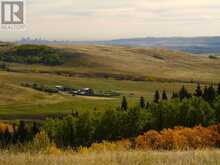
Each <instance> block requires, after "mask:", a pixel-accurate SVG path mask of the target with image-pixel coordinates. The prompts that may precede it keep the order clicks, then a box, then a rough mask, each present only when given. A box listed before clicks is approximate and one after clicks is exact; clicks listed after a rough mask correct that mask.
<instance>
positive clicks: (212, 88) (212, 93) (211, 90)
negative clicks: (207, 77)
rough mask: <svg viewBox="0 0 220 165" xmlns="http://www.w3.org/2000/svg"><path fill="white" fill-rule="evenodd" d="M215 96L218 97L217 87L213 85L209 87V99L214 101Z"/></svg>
mask: <svg viewBox="0 0 220 165" xmlns="http://www.w3.org/2000/svg"><path fill="white" fill-rule="evenodd" d="M215 97H216V91H215V88H214V87H213V86H212V85H211V86H209V88H208V101H209V102H213V101H214V100H215Z"/></svg>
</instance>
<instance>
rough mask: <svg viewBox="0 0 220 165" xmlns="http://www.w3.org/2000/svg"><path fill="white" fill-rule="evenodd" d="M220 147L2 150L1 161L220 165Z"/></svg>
mask: <svg viewBox="0 0 220 165" xmlns="http://www.w3.org/2000/svg"><path fill="white" fill-rule="evenodd" d="M219 157H220V151H219V150H197V151H182V152H180V151H176V152H175V151H172V152H167V151H164V152H159V151H123V152H116V151H111V152H103V153H87V154H77V153H75V154H74V153H72V154H71V153H65V154H55V155H44V154H29V153H18V154H10V153H7V152H1V156H0V165H39V164H41V165H55V164H58V165H219V164H220V159H219Z"/></svg>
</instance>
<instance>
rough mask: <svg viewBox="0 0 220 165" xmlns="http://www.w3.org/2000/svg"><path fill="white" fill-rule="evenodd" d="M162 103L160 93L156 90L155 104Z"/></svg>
mask: <svg viewBox="0 0 220 165" xmlns="http://www.w3.org/2000/svg"><path fill="white" fill-rule="evenodd" d="M159 101H160V92H159V91H158V90H156V92H155V95H154V102H155V103H159Z"/></svg>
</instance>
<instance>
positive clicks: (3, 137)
mask: <svg viewBox="0 0 220 165" xmlns="http://www.w3.org/2000/svg"><path fill="white" fill-rule="evenodd" d="M3 126H4V127H3ZM40 127H41V125H40V124H39V123H36V122H32V123H27V122H24V121H20V122H19V123H17V124H12V125H10V124H1V127H0V146H1V148H5V147H8V146H10V145H13V144H25V143H28V142H30V141H32V140H33V138H34V137H35V135H36V134H37V133H39V131H40Z"/></svg>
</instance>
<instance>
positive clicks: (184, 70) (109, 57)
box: [0, 44, 220, 119]
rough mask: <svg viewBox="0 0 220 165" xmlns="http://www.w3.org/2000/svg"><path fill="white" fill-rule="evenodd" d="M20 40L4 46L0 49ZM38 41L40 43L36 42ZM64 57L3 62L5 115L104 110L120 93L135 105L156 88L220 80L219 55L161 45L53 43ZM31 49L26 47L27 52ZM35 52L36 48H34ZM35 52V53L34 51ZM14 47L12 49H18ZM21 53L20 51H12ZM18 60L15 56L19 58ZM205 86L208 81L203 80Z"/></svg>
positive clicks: (0, 104) (0, 113)
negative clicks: (70, 91)
mask: <svg viewBox="0 0 220 165" xmlns="http://www.w3.org/2000/svg"><path fill="white" fill-rule="evenodd" d="M18 46H19V45H13V44H12V45H6V46H5V45H4V46H2V47H0V48H1V49H0V54H1V53H2V52H4V51H5V50H6V49H7V51H8V52H9V54H8V55H10V51H12V50H14V48H16V47H18ZM35 46H36V45H35ZM30 47H32V48H33V45H31V46H30ZM39 47H41V46H36V50H37V51H40V52H38V53H37V54H33V55H30V54H28V53H27V52H28V51H27V50H29V46H27V45H26V46H21V48H22V51H24V52H25V53H24V54H22V58H23V60H24V61H25V59H26V57H27V58H30V57H33V56H35V55H37V56H38V55H40V57H41V56H46V54H45V53H43V54H42V52H41V49H40V50H39ZM45 47H46V49H47V50H49V52H50V50H53V52H55V54H58V55H60V56H61V57H62V59H63V62H62V63H58V64H57V65H47V64H44V63H34V64H33V63H27V62H25V63H23V62H21V61H20V60H19V61H16V60H14V61H13V62H9V61H1V62H0V63H4V64H5V65H6V67H4V68H1V69H0V82H1V83H0V119H14V118H16V119H17V118H22V119H23V118H24V119H33V118H37V119H39V118H43V117H46V116H48V115H52V114H63V113H71V112H72V110H73V109H77V110H79V111H89V110H93V109H96V110H98V111H102V110H104V109H106V107H108V108H110V107H112V108H114V107H117V106H119V105H120V101H121V96H122V95H125V96H127V97H128V100H129V103H130V104H132V105H133V104H136V103H137V101H138V99H139V97H140V96H145V98H146V99H147V100H151V99H152V96H153V95H154V92H155V90H157V89H158V90H160V91H162V90H166V91H167V93H168V95H169V96H170V95H171V94H172V92H176V91H178V90H179V89H180V88H181V86H182V85H185V86H186V88H187V89H189V90H190V91H193V90H194V89H195V86H196V84H195V83H194V82H197V81H200V82H202V83H219V81H220V76H219V75H220V59H219V58H217V59H213V58H210V57H209V56H208V55H202V56H197V55H193V54H189V53H184V52H177V51H170V50H167V49H158V48H151V49H146V48H138V47H128V46H110V45H106V46H104V45H65V46H63V45H49V46H44V48H45ZM26 51H27V52H26ZM32 51H35V48H34V50H32ZM32 51H31V52H32ZM13 52H14V51H12V53H13ZM13 56H15V57H17V54H16V53H15V54H13ZM15 59H16V58H15ZM23 82H34V83H39V84H43V85H46V86H51V87H52V86H53V87H54V86H56V85H64V86H66V87H73V88H84V87H89V88H92V89H94V90H95V91H107V90H111V91H117V92H119V93H120V94H121V96H119V97H115V98H112V99H105V98H99V99H97V98H88V97H77V96H75V97H73V96H71V95H66V94H59V93H58V94H48V93H45V92H41V91H36V90H34V89H31V88H26V87H23V86H21V83H23ZM202 85H203V84H202Z"/></svg>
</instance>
